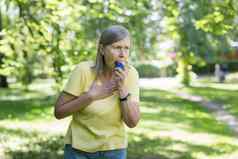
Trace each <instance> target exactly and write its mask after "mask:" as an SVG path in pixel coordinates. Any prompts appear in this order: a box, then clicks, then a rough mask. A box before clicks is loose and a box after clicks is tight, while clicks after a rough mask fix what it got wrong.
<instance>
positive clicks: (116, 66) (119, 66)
mask: <svg viewBox="0 0 238 159" xmlns="http://www.w3.org/2000/svg"><path fill="white" fill-rule="evenodd" d="M115 68H120V69H122V70H124V69H125V66H124V64H123V63H121V62H119V61H115Z"/></svg>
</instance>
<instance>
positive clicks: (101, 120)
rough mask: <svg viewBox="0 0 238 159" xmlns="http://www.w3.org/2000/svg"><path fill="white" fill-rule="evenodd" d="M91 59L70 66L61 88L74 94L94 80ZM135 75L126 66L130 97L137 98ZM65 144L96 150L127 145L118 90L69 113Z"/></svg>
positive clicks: (88, 86)
mask: <svg viewBox="0 0 238 159" xmlns="http://www.w3.org/2000/svg"><path fill="white" fill-rule="evenodd" d="M93 65H94V63H93V62H90V61H87V62H82V63H80V64H78V65H77V66H76V68H75V69H74V70H73V72H72V74H71V76H70V78H69V80H68V82H67V83H66V85H65V87H64V91H65V92H68V93H70V94H73V95H75V96H80V94H81V93H83V92H86V91H88V90H89V88H90V86H91V84H92V82H93V81H94V80H95V71H93V70H92V68H91V67H92V66H93ZM138 80H139V76H138V73H137V71H136V69H135V68H134V67H132V66H129V73H128V76H127V78H126V80H125V85H126V87H127V88H128V91H129V92H130V93H131V97H130V98H133V100H135V101H138V102H139V83H138ZM65 143H66V144H72V147H74V148H76V149H79V150H82V151H86V152H96V151H104V150H113V149H120V148H126V147H127V136H126V131H125V125H124V123H123V120H122V116H121V110H120V101H119V96H118V92H114V94H113V95H112V96H109V97H107V98H104V99H101V100H96V101H94V102H92V103H91V104H90V105H88V106H87V107H86V108H85V109H83V110H81V111H79V112H76V113H74V114H73V115H72V120H71V122H70V125H69V128H68V131H67V134H66V137H65Z"/></svg>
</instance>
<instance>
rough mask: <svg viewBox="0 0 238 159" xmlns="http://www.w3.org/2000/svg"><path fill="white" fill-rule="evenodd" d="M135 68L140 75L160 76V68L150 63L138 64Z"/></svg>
mask: <svg viewBox="0 0 238 159" xmlns="http://www.w3.org/2000/svg"><path fill="white" fill-rule="evenodd" d="M136 69H137V71H138V73H139V76H140V77H160V70H159V68H158V67H156V66H153V65H150V64H139V65H137V66H136Z"/></svg>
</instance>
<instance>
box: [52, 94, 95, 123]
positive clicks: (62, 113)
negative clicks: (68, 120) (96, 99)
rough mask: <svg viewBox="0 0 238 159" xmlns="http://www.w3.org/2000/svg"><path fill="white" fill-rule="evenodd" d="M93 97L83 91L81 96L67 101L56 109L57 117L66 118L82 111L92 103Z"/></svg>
mask: <svg viewBox="0 0 238 159" xmlns="http://www.w3.org/2000/svg"><path fill="white" fill-rule="evenodd" d="M92 101H93V99H92V97H91V96H90V95H89V94H88V93H83V94H82V95H80V96H79V97H77V98H75V99H74V100H71V101H69V102H66V103H62V104H60V105H59V106H57V107H56V109H55V117H56V118H57V119H62V118H65V117H67V116H69V115H71V114H73V113H75V112H78V111H81V110H82V109H84V108H85V107H87V106H88V105H89V104H90V103H92Z"/></svg>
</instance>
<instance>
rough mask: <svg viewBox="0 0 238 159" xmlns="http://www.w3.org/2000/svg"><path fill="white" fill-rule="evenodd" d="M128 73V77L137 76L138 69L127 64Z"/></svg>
mask: <svg viewBox="0 0 238 159" xmlns="http://www.w3.org/2000/svg"><path fill="white" fill-rule="evenodd" d="M128 74H129V77H134V78H139V74H138V71H137V70H136V68H135V67H134V66H132V65H129V72H128Z"/></svg>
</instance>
